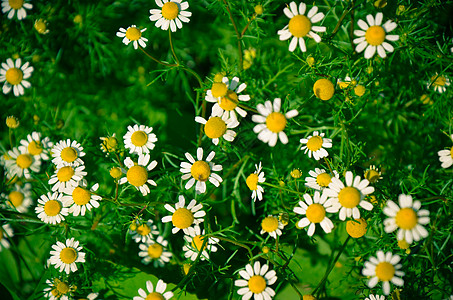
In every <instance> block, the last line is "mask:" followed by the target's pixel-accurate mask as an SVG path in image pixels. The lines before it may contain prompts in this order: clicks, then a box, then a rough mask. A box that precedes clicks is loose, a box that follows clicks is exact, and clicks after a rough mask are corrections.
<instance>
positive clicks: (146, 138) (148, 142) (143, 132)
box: [123, 124, 157, 155]
mask: <svg viewBox="0 0 453 300" xmlns="http://www.w3.org/2000/svg"><path fill="white" fill-rule="evenodd" d="M127 130H128V131H127V133H126V134H125V135H124V136H123V139H124V146H125V147H126V149H129V150H130V151H129V153H137V154H138V155H141V154H145V153H149V151H150V150H153V149H154V147H155V145H154V143H155V142H157V137H156V135H155V134H154V133H151V131H153V128H152V127H148V126H145V125H137V124H135V125H134V127H132V126H127Z"/></svg>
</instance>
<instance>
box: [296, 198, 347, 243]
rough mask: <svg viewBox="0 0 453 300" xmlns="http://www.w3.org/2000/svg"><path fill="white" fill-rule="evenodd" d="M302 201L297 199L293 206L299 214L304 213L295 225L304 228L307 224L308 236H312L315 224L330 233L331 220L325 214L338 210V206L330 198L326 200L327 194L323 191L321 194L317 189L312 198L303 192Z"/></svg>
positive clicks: (331, 227)
mask: <svg viewBox="0 0 453 300" xmlns="http://www.w3.org/2000/svg"><path fill="white" fill-rule="evenodd" d="M303 197H304V199H305V202H304V201H299V206H300V207H299V206H296V207H295V208H294V212H295V213H296V214H299V215H305V218H303V219H301V220H300V221H299V222H298V223H297V226H298V227H299V228H304V227H306V226H308V225H310V227H308V232H307V234H308V235H309V236H313V234H314V233H315V224H319V225H321V228H322V229H323V230H324V232H325V233H330V232H331V231H332V229H333V227H334V226H333V223H332V221H331V220H330V219H329V218H328V217H327V216H326V212H328V213H336V212H338V209H339V206H338V205H334V203H333V202H332V200H331V199H329V200H327V195H326V194H325V193H323V194H322V195H321V194H320V193H319V191H316V192H315V194H314V196H313V199H312V198H311V196H310V195H309V194H304V196H303Z"/></svg>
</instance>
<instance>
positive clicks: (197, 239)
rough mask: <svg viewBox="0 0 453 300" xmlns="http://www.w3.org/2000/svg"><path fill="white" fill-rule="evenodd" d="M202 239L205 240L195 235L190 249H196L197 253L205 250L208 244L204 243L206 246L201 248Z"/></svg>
mask: <svg viewBox="0 0 453 300" xmlns="http://www.w3.org/2000/svg"><path fill="white" fill-rule="evenodd" d="M204 239H205V238H204V237H203V236H202V235H196V236H195V237H194V238H193V239H192V248H194V249H196V250H197V251H203V250H204V249H206V247H207V244H208V243H206V245H204V247H203V242H204Z"/></svg>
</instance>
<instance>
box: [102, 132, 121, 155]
mask: <svg viewBox="0 0 453 300" xmlns="http://www.w3.org/2000/svg"><path fill="white" fill-rule="evenodd" d="M99 139H100V140H101V141H102V143H101V150H102V152H104V153H107V154H106V155H108V154H109V153H111V152H115V151H116V150H118V139H117V138H116V133H114V134H113V135H111V136H106V137H100V138H99Z"/></svg>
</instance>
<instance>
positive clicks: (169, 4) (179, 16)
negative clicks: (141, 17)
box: [149, 0, 192, 32]
mask: <svg viewBox="0 0 453 300" xmlns="http://www.w3.org/2000/svg"><path fill="white" fill-rule="evenodd" d="M156 4H157V6H159V7H160V8H161V9H150V10H149V13H150V14H151V15H150V16H149V19H150V20H151V21H152V22H154V21H157V22H156V27H157V28H161V29H162V30H168V27H170V29H171V31H173V32H175V31H176V27H178V28H179V29H181V28H182V23H181V22H184V23H189V21H190V20H189V17H190V16H192V13H191V12H189V11H187V10H186V9H188V8H189V2H187V1H186V2H182V0H170V1H168V0H156Z"/></svg>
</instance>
